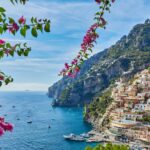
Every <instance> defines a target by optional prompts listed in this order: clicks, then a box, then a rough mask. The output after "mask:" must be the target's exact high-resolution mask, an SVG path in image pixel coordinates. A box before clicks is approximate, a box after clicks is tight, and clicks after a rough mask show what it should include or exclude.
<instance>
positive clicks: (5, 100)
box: [0, 92, 91, 150]
mask: <svg viewBox="0 0 150 150" xmlns="http://www.w3.org/2000/svg"><path fill="white" fill-rule="evenodd" d="M50 104H51V100H50V99H49V98H48V97H47V95H46V93H44V92H1V93H0V105H2V107H0V116H3V115H7V116H6V117H5V119H6V121H9V122H11V123H13V124H14V125H15V127H14V130H13V132H12V133H9V132H7V133H6V134H5V135H4V136H2V137H0V150H84V147H85V146H86V145H87V143H85V142H81V143H80V142H71V141H70V142H69V141H66V140H64V138H63V137H62V136H63V135H64V134H70V133H75V134H81V133H83V132H87V131H89V130H90V129H91V126H90V125H88V124H86V123H85V122H84V121H83V119H82V108H52V107H51V105H50ZM18 119H20V120H18ZM31 120H32V124H28V123H27V122H28V121H31ZM49 126H51V128H48V127H49Z"/></svg>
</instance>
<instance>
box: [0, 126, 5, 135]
mask: <svg viewBox="0 0 150 150" xmlns="http://www.w3.org/2000/svg"><path fill="white" fill-rule="evenodd" d="M3 134H4V130H3V128H1V127H0V136H2V135H3Z"/></svg>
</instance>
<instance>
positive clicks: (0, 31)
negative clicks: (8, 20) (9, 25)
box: [0, 26, 3, 34]
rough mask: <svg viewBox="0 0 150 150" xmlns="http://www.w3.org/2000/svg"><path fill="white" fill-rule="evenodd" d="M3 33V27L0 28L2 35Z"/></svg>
mask: <svg viewBox="0 0 150 150" xmlns="http://www.w3.org/2000/svg"><path fill="white" fill-rule="evenodd" d="M2 33H3V27H2V26H0V34H2Z"/></svg>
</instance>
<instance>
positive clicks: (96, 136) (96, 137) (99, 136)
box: [88, 128, 150, 149]
mask: <svg viewBox="0 0 150 150" xmlns="http://www.w3.org/2000/svg"><path fill="white" fill-rule="evenodd" d="M88 134H91V135H92V136H91V137H90V138H89V139H88V140H89V142H91V143H92V142H95V143H99V142H100V143H104V144H106V143H108V142H111V143H113V144H123V145H129V146H130V148H133V147H134V146H138V147H141V148H148V149H150V143H147V144H145V143H144V142H143V141H141V140H136V141H134V142H133V141H130V140H129V142H121V141H117V140H115V136H116V135H117V134H113V133H111V132H110V131H109V130H106V131H104V132H99V131H97V130H96V129H94V128H93V129H92V130H91V131H89V132H88ZM107 136H109V138H104V137H107Z"/></svg>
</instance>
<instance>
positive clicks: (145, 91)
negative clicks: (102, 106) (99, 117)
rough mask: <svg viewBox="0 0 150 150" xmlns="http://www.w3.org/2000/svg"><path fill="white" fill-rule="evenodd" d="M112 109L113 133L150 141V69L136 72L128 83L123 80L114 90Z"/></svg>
mask: <svg viewBox="0 0 150 150" xmlns="http://www.w3.org/2000/svg"><path fill="white" fill-rule="evenodd" d="M112 97H113V99H114V101H113V103H112V107H111V111H110V115H109V118H110V129H109V131H111V132H112V133H116V134H118V135H124V136H126V137H127V138H128V140H130V141H135V140H140V141H143V142H147V143H149V142H150V70H149V69H145V70H143V71H142V72H140V73H138V74H136V75H135V76H134V78H133V79H131V80H130V82H128V83H124V82H123V81H122V80H120V81H119V82H117V83H116V86H115V88H113V90H112Z"/></svg>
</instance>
